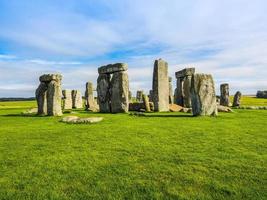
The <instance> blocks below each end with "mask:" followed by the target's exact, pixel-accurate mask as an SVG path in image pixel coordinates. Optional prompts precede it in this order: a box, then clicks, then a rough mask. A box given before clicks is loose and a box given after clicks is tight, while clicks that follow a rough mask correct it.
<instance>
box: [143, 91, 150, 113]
mask: <svg viewBox="0 0 267 200" xmlns="http://www.w3.org/2000/svg"><path fill="white" fill-rule="evenodd" d="M142 97H143V103H144V105H145V109H146V111H147V112H150V111H151V110H150V105H149V100H148V97H147V95H145V94H143V95H142Z"/></svg>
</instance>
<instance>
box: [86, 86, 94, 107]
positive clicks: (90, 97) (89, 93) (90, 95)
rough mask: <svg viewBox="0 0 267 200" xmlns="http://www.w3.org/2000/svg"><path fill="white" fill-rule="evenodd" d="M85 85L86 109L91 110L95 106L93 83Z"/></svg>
mask: <svg viewBox="0 0 267 200" xmlns="http://www.w3.org/2000/svg"><path fill="white" fill-rule="evenodd" d="M85 87H86V89H85V94H84V97H85V110H89V109H92V108H94V107H95V100H94V87H93V83H92V82H87V83H86V85H85Z"/></svg>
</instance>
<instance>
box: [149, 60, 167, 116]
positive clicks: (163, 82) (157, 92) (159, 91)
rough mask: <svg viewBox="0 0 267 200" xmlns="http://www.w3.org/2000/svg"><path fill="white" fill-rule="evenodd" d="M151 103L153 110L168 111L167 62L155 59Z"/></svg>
mask: <svg viewBox="0 0 267 200" xmlns="http://www.w3.org/2000/svg"><path fill="white" fill-rule="evenodd" d="M153 103H154V107H155V111H159V112H163V111H169V76H168V63H167V62H165V61H164V60H162V59H159V60H156V61H155V63H154V72H153Z"/></svg>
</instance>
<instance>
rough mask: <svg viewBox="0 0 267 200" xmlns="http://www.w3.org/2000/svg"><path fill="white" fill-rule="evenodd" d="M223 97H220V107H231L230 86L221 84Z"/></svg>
mask: <svg viewBox="0 0 267 200" xmlns="http://www.w3.org/2000/svg"><path fill="white" fill-rule="evenodd" d="M220 90H221V96H220V105H222V106H229V103H230V101H229V84H227V83H225V84H221V86H220Z"/></svg>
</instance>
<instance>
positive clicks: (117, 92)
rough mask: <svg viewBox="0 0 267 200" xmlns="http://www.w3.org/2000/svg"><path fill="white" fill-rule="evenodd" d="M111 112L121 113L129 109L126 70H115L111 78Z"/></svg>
mask: <svg viewBox="0 0 267 200" xmlns="http://www.w3.org/2000/svg"><path fill="white" fill-rule="evenodd" d="M111 86H112V88H111V112H112V113H123V112H128V109H129V80H128V74H127V73H126V72H123V71H120V72H115V73H114V74H113V76H112V80H111Z"/></svg>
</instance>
